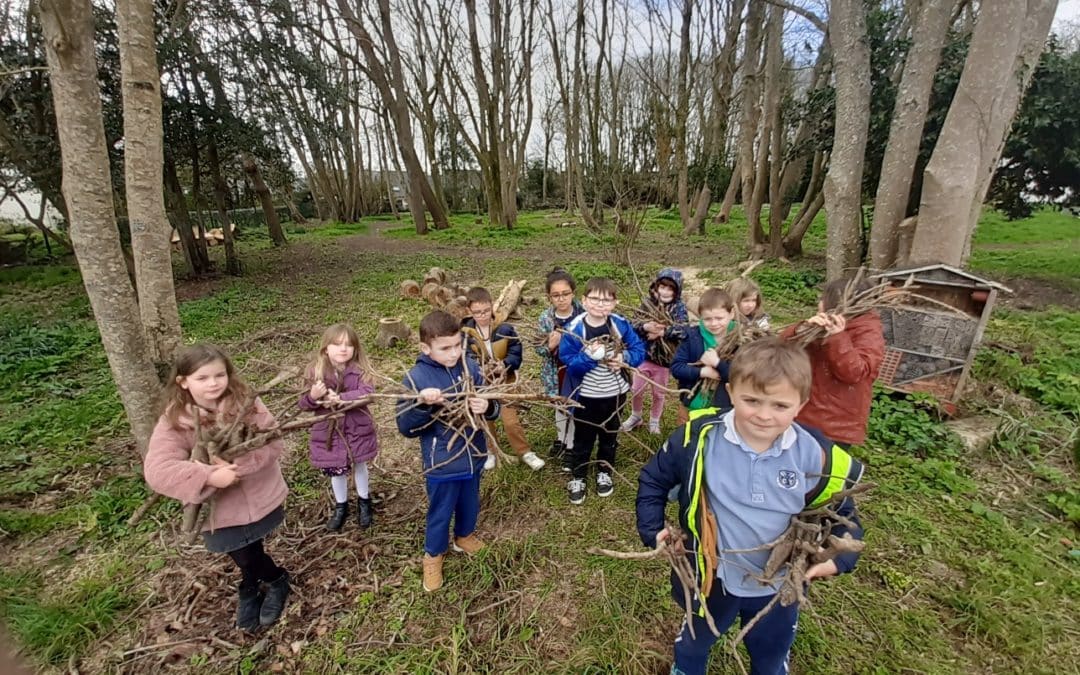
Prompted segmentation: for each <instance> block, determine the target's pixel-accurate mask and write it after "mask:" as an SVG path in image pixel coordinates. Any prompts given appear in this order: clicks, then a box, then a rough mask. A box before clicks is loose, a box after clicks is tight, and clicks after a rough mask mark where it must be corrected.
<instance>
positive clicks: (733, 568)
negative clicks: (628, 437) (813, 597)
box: [637, 338, 862, 675]
mask: <svg viewBox="0 0 1080 675" xmlns="http://www.w3.org/2000/svg"><path fill="white" fill-rule="evenodd" d="M729 378H730V379H729V383H728V391H729V393H730V394H731V402H732V409H731V410H730V411H727V412H720V411H719V410H717V409H715V408H711V409H709V408H707V409H703V410H699V411H695V412H694V413H692V414H691V419H690V421H689V422H688V423H687V424H686V425H685V426H684V427H680V428H679V429H676V430H675V432H674V433H673V434H672V435H671V437H670V438H668V441H667V443H665V444H664V447H663V448H662V449H661V450H660V452H658V453H657V454H656V455H655V456H654V457H653V458H652V460H651V461H650V462H649V463H648V464H646V465H645V467H644V468H643V469H642V470H641V476H640V478H639V482H638V495H637V525H638V533H639V534H640V535H641V540H642V541H643V542H644V543H645V544H646V545H647V546H656V545H658V544H659V543H660V542H661V541H663V540H664V539H665V538H666V537H667V536H668V530H667V529H666V527H665V525H664V506H665V504H666V503H667V495H668V491H669V490H671V489H672V488H673V487H676V486H679V521H680V524H681V525H682V529H683V530H684V531H685V532H686V533H687V535H688V536H689V537H690V538H691V539H692V541H690V542H687V546H686V547H687V549H688V550H690V551H692V553H690V554H689V555H690V556H691V558H692V565H691V566H692V567H693V568H694V569H695V571H696V576H697V579H696V581H697V583H698V585H699V587H700V588H701V590H702V594H703V595H704V596H705V602H706V603H707V607H708V609H709V612H710V613H711V614H712V617H713V619H714V620H715V622H716V627H717V628H718V629H719V630H720V631H721V632H723V631H725V630H727V628H728V627H729V626H731V624H732V623H734V621H735V618H736V616H738V618H739V619H740V621H741V622H742V623H743V624H745V623H746V622H748V621H750V620H751V619H752V618H753V617H754V616H755V615H756V614H757V613H758V612H759V611H760V610H762V609H763V608H764V607H765V606H766V605H767V604H769V601H770V600H771V599H772V598H773V596H774V595H775V594H776V592H777V590H778V588H777V587H774V586H770V585H763V584H762V583H761V582H759V581H757V580H756V579H755V578H754V577H755V576H757V577H760V576H762V575H763V571H764V567H765V563H766V561H767V560H768V557H769V551H767V550H760V551H753V552H751V553H730V552H728V551H735V550H748V549H754V548H757V547H760V546H762V545H763V544H766V543H768V542H770V541H773V540H775V539H776V538H777V537H779V536H780V535H781V534H782V533H783V532H784V531H785V530H786V529H787V527H788V525H789V523H790V521H791V516H793V515H795V514H797V513H799V512H800V511H802V510H803V509H804V508H806V507H808V506H811V507H817V506H820V505H822V504H824V503H825V502H827V501H828V499H829V497H831V495H832V494H833V493H835V492H836V491H838V490H840V489H844V488H849V487H851V486H852V485H854V484H855V483H856V482H858V480H859V479H860V478H861V476H862V465H860V464H859V463H858V462H857V461H855V460H854V459H852V458H851V456H850V455H848V454H847V453H846V452H845V451H844V450H843V449H841V448H839V447H837V446H835V445H833V444H832V443H831V442H829V441H827V440H826V439H825V438H824V437H822V436H820V435H819V434H812V433H810V432H809V431H808V430H806V429H804V428H803V427H801V426H799V425H798V424H795V423H794V420H795V416H796V415H797V414H798V413H799V410H801V409H802V406H803V405H804V404H805V403H806V401H807V399H808V398H809V396H810V361H809V358H808V357H807V355H806V353H805V352H804V351H803V350H802V348H801V347H799V346H797V345H794V344H791V343H787V342H784V341H782V340H779V339H776V338H769V339H765V340H759V341H757V342H753V343H751V344H749V345H746V346H745V347H742V348H741V349H740V350H739V352H738V353H737V354H736V355H735V358H734V359H733V360H732V363H731V371H730V374H729ZM830 478H833V479H834V480H830ZM837 511H838V513H840V514H841V515H844V516H846V517H847V518H848V519H849V520H850V521H853V522H854V523H855V524H856V525H857V524H858V522H859V521H858V516H857V515H856V513H855V505H854V503H853V502H852V500H851V499H850V498H848V499H846V500H844V502H843V503H842V504H841V505H840V507H839V508H838V509H837ZM706 527H708V528H710V529H713V530H714V531H715V537H708V539H710V540H715V542H716V545H715V546H714V547H707V546H704V545H702V536H701V532H703V531H704V528H706ZM845 532H849V533H850V534H851V535H852V536H853V537H855V538H856V539H861V538H862V530H861V528H860V527H856V528H855V529H854V531H851V530H847V529H845V528H842V527H838V528H836V529H835V530H834V531H833V534H836V535H837V536H843V534H844V533H845ZM710 548H711V550H710ZM857 557H858V556H857V554H854V553H850V554H844V555H841V556H838V557H837V558H836V559H834V560H829V561H827V562H824V563H819V564H816V565H812V566H810V567H809V568H808V569H807V571H806V580H807V581H809V580H811V579H814V578H817V577H829V576H833V575H836V574H840V573H843V572H848V571H850V570H851V569H852V568H853V567H854V566H855V561H856V559H857ZM672 580H673V584H675V587H673V588H672V594H673V597H674V598H675V599H676V601H677V602H679V603H680V604H682V602H683V592H682V589H681V587H678V585H677V584H678V582H677V580H676V579H675V577H674V576H673V577H672ZM693 602H694V607H693V608H692V609H693V610H694V612H693V616H694V619H693V621H694V634H695V635H696V636H697V637H696V639H695V638H693V637H691V634H690V630H689V627H688V626H687V625H686V624H685V623H684V625H683V627H682V630H681V631H680V633H679V635H678V637H676V639H675V663H674V665H673V666H672V673H679V674H684V673H685V674H686V675H697V674H699V673H700V674H704V673H705V670H706V666H707V664H708V659H709V649H710V648H711V647H712V645H713V643H715V642H716V639H717V638H716V636H714V635H713V634H712V632H711V631H710V630H709V628H708V624H707V623H706V621H705V619H704V617H703V616H700V615H699V613H698V611H697V609H698V606H699V605H698V603H700V598H694V600H693ZM798 616H799V607H798V605H797V604H794V605H791V606H789V607H783V606H782V605H781V604H780V603H777V604H776V605H775V606H774V607H773V609H772V610H770V611H769V613H768V614H766V615H765V616H763V617H762V618H761V620H760V621H758V623H757V624H756V625H755V626H754V628H753V629H752V630H751V631H750V632H749V633H748V634H747V635H746V638H745V643H746V647H747V650H748V651H749V653H750V660H751V668H752V671H753V672H754V673H761V674H770V675H771V674H773V673H786V672H787V667H788V652H789V651H790V649H791V644H792V643H793V642H794V640H795V629H796V626H797V624H798Z"/></svg>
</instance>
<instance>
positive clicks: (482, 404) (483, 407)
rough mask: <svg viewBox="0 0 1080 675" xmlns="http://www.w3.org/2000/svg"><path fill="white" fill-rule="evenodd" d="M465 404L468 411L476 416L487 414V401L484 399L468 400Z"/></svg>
mask: <svg viewBox="0 0 1080 675" xmlns="http://www.w3.org/2000/svg"><path fill="white" fill-rule="evenodd" d="M466 402H467V403H468V404H469V410H470V411H471V412H473V413H476V414H477V415H483V414H484V413H486V412H487V409H488V400H487V399H486V398H469V399H468V400H467V401H466Z"/></svg>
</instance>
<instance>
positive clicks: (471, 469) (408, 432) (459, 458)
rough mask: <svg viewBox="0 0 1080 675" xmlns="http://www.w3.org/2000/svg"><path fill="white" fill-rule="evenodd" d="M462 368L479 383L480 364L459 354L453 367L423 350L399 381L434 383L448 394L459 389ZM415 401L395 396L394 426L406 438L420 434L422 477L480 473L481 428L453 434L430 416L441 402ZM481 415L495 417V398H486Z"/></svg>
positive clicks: (414, 386)
mask: <svg viewBox="0 0 1080 675" xmlns="http://www.w3.org/2000/svg"><path fill="white" fill-rule="evenodd" d="M465 368H468V373H467V376H468V377H471V378H472V381H473V384H474V385H476V386H477V387H480V386H483V384H484V380H483V378H482V377H481V375H480V368H479V366H477V365H476V362H475V361H473V360H472V359H470V358H468V357H466V356H464V355H463V356H462V357H461V360H459V361H458V362H457V364H456V365H455V366H454V367H453V368H447V367H446V366H443V365H441V364H439V363H437V362H435V361H434V360H433V359H432V358H431V357H429V356H428V355H426V354H421V355H420V356H418V357H417V358H416V365H415V366H413V367H412V370H410V371H409V372H408V374H406V375H405V379H404V380H403V381H402V384H404V385H405V387H406V388H407V389H411V390H413V391H420V390H421V389H427V388H428V387H434V388H436V389H440V390H442V392H443V394H444V395H445V394H452V393H454V392H459V391H461V390H462V377H463V376H466V371H465ZM416 403H417V401H416V399H413V398H403V399H398V402H397V411H398V412H397V426H398V431H400V432H401V434H402V435H403V436H405V437H406V438H417V437H419V438H420V455H421V457H422V458H423V461H424V475H425V476H426V478H427V479H428V480H430V481H435V482H441V481H450V480H464V479H466V478H472V477H473V476H474V475H476V474H478V473H480V471H481V469H482V468H483V466H484V460H485V459H486V458H487V439H486V438H485V436H484V430H483V429H479V428H475V427H474V428H472V429H470V430H468V431H466V432H465V433H464V434H456V432H455V431H454V430H453V429H451V428H450V427H448V426H447V425H446V424H444V423H443V422H442V421H440V420H436V419H434V417H435V415H436V414H437V413H438V411H439V409H440V408H441V407H442V406H441V405H424V404H422V403H421V404H418V405H417V404H416ZM484 418H485V419H488V420H496V419H498V418H499V403H498V401H489V402H488V409H487V411H486V412H485V413H484ZM455 434H456V435H455ZM451 442H452V445H451Z"/></svg>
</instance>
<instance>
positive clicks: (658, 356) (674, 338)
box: [633, 267, 693, 368]
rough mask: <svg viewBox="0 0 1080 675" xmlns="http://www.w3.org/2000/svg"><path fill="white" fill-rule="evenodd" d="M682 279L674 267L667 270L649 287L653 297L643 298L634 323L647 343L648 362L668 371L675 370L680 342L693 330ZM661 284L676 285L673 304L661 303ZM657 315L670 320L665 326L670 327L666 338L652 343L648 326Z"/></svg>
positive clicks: (662, 271) (661, 272) (680, 273)
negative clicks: (662, 315)
mask: <svg viewBox="0 0 1080 675" xmlns="http://www.w3.org/2000/svg"><path fill="white" fill-rule="evenodd" d="M682 279H683V275H682V272H680V271H679V270H677V269H675V268H674V267H665V268H664V269H662V270H660V272H659V273H658V274H657V275H656V279H655V280H653V282H652V284H650V285H649V296H648V297H647V298H642V300H641V309H640V310H639V311H638V312H637V314H636V316H635V318H634V320H633V325H634V330H635V331H637V334H638V336H640V337H641V339H642V341H644V342H645V358H647V359H648V360H649V361H652V362H653V363H655V364H657V365H658V366H663V367H664V368H669V367H671V359H672V357H673V356H674V354H675V350H676V348H678V346H679V342H680V341H682V340H683V339H684V338H686V334H687V333H688V332H689V331H690V330H691V329H692V328H693V326H691V325H690V315H689V313H688V312H687V310H686V303H685V302H683V299H682ZM661 281H670V282H671V283H673V284H675V297H674V298H673V299H672V301H671V302H669V303H663V302H660V295H659V294H658V293H657V287H658V286H659V285H660V282H661ZM657 313H660V314H664V315H665V316H667V317H668V320H667V321H666V322H665V323H666V324H668V327H667V330H665V331H664V337H662V338H660V339H659V340H651V341H650V340H648V339H646V338H647V335H646V333H645V324H646V323H647V322H648V321H650V320H651V319H650V318H648V317H650V316H651V315H655V314H657ZM662 343H663V344H662Z"/></svg>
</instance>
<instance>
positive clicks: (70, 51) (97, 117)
mask: <svg viewBox="0 0 1080 675" xmlns="http://www.w3.org/2000/svg"><path fill="white" fill-rule="evenodd" d="M38 10H39V15H40V17H41V25H42V30H43V33H44V36H45V50H46V56H47V58H48V62H49V75H50V78H51V84H52V96H53V104H54V107H55V110H56V126H57V129H58V131H59V136H60V159H61V163H62V166H63V175H64V180H63V184H64V199H65V201H66V202H67V204H68V207H69V208H70V215H71V221H70V222H71V243H72V245H73V246H74V248H75V257H76V259H77V260H78V263H79V269H80V271H81V273H82V278H83V284H84V285H85V286H86V294H87V296H88V297H89V299H90V307H91V308H92V309H93V312H94V318H95V320H96V321H97V325H98V332H99V333H100V334H101V342H102V344H103V345H104V347H105V355H106V357H107V358H108V360H109V368H110V369H111V370H112V374H113V379H114V380H115V381H116V387H117V389H118V390H119V392H120V400H121V402H122V403H123V405H124V410H125V411H126V412H127V417H128V422H129V424H130V425H131V432H132V434H133V435H134V437H135V442H136V445H137V447H138V449H139V452H140V454H142V455H145V454H146V448H147V443H148V441H149V440H150V433H151V432H152V431H153V429H154V424H155V423H156V421H157V416H156V415H155V410H154V408H155V404H156V401H157V397H158V391H159V387H160V385H159V382H158V378H157V376H156V374H155V370H154V364H153V361H152V359H151V357H150V349H149V347H148V346H147V342H146V335H145V333H143V330H142V326H141V323H140V318H139V307H138V304H137V302H136V300H135V289H134V288H132V286H131V281H130V280H129V278H128V274H127V268H126V266H125V264H124V256H123V253H122V252H121V248H120V237H119V234H118V233H117V229H116V212H115V210H114V205H113V196H112V195H113V192H112V182H111V179H110V175H109V157H108V154H107V151H106V149H105V147H106V146H105V125H104V123H103V121H102V116H101V91H100V89H99V88H98V80H97V62H96V61H95V58H94V16H93V11H92V9H91V5H90V0H44V1H43V2H41V3H40V4H39V6H38Z"/></svg>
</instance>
